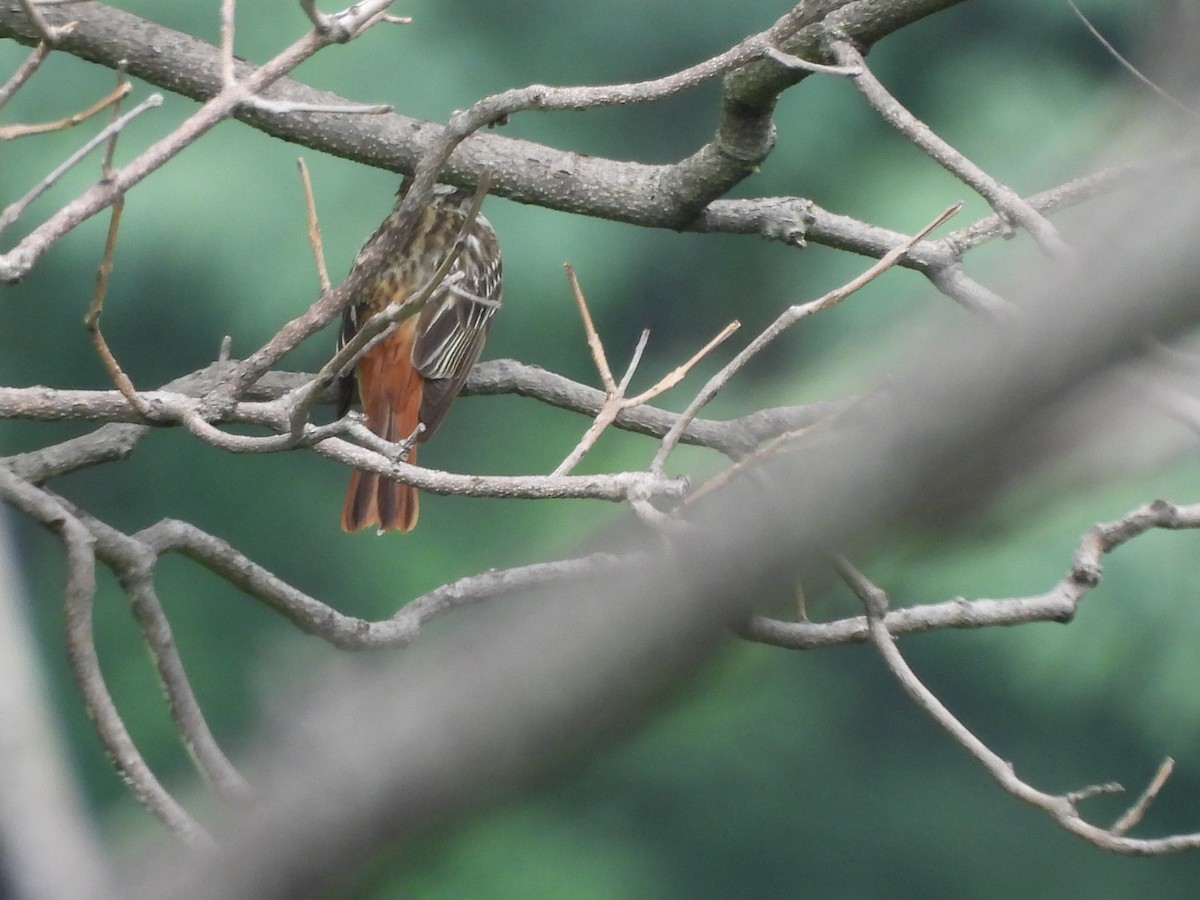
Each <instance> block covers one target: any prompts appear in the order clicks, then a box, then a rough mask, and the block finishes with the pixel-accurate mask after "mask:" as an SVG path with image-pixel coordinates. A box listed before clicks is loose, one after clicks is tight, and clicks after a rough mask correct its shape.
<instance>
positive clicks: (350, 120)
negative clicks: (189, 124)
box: [0, 0, 961, 229]
mask: <svg viewBox="0 0 1200 900" xmlns="http://www.w3.org/2000/svg"><path fill="white" fill-rule="evenodd" d="M959 2H961V0H856V2H847V0H820V2H809V3H805V4H801V5H800V6H798V7H797V8H796V9H795V10H793V11H792V12H791V13H789V14H788V15H787V16H784V17H783V19H781V20H780V22H779V23H777V24H776V26H773V28H772V29H769V30H768V31H767V32H764V33H763V35H764V36H766V38H765V40H764V43H765V44H766V43H769V41H778V42H779V49H781V50H784V51H786V52H787V53H789V54H791V55H795V56H803V57H805V58H810V59H812V58H817V56H818V55H819V53H820V50H819V43H820V42H819V33H818V31H817V29H816V27H815V26H813V25H810V24H807V23H809V22H812V21H814V20H815V19H818V18H820V17H821V16H824V15H826V14H828V13H829V12H830V11H833V10H836V12H834V13H833V15H834V16H835V17H836V21H837V25H838V29H839V31H842V32H844V33H846V34H847V35H848V36H850V37H851V38H853V39H854V40H855V41H857V42H858V43H859V44H860V45H868V44H871V43H873V42H875V41H877V40H880V39H881V38H883V37H885V36H886V35H888V34H890V33H892V32H894V31H896V30H899V29H901V28H903V27H904V26H905V25H908V24H910V23H912V22H914V21H917V20H919V19H921V18H924V17H926V16H929V15H932V14H934V13H936V12H939V11H941V10H943V9H945V8H948V7H950V6H954V5H956V4H957V3H959ZM47 12H48V14H50V11H49V10H48V11H47ZM53 15H57V16H59V17H60V19H65V18H66V17H68V16H69V17H70V18H71V19H73V20H75V21H76V22H77V24H76V26H75V28H74V29H73V30H72V31H71V32H70V33H69V34H67V35H65V36H64V37H63V39H62V40H61V41H60V42H59V45H58V49H60V50H63V51H65V52H67V53H71V54H73V55H75V56H79V57H81V58H83V59H88V60H91V61H93V62H97V63H100V64H101V65H104V66H108V67H110V68H115V67H116V66H117V65H118V63H119V62H120V61H122V60H125V61H126V62H127V67H126V70H127V71H128V73H129V74H130V75H133V76H135V77H138V78H141V79H142V80H144V81H147V82H149V83H151V84H154V85H157V86H159V87H162V88H164V89H166V90H169V91H173V92H175V93H178V94H182V95H184V96H186V97H191V98H192V99H195V100H201V101H205V100H209V99H211V98H212V97H214V96H216V95H217V94H218V93H219V92H220V90H221V72H220V58H219V57H220V52H219V50H218V48H216V47H214V46H212V45H211V44H208V43H206V42H204V41H201V40H198V39H197V38H194V37H192V36H190V35H187V34H184V33H182V32H179V31H175V30H174V29H171V28H166V27H164V26H161V25H157V24H155V23H153V22H149V21H146V20H145V19H141V18H139V17H137V16H133V15H130V14H128V13H125V12H122V11H120V10H117V9H114V8H112V7H108V6H105V5H103V4H100V3H94V4H92V3H89V4H83V5H81V6H79V7H73V8H70V9H69V10H68V11H64V12H59V11H54V12H53ZM60 19H54V21H56V22H57V21H59V20H60ZM0 37H10V38H13V39H14V40H17V41H20V42H21V43H26V44H32V43H34V42H36V35H35V33H34V31H33V29H32V28H31V27H30V26H29V23H28V21H27V20H26V19H25V17H24V16H23V15H22V14H21V13H20V12H19V11H16V10H12V9H10V8H8V7H5V6H0ZM735 49H736V48H735ZM742 52H743V54H744V55H743V56H741V57H735V58H734V59H733V62H736V61H737V59H740V60H741V62H742V63H745V62H747V61H749V60H750V59H752V58H753V54H751V53H748V52H745V51H744V50H743V51H742ZM763 52H765V49H764V51H763ZM730 53H733V51H732V50H731V51H730ZM730 62H731V61H730V60H726V63H727V64H729V63H730ZM701 65H702V66H703V65H706V64H701ZM696 68H699V67H696ZM714 68H716V69H717V70H716V71H712V72H709V73H706V74H709V75H715V74H719V73H720V71H721V70H720V68H719V67H714ZM235 71H236V74H237V75H238V77H243V76H244V75H245V74H247V73H248V71H249V70H248V69H247V67H246V64H244V63H239V64H237V68H236V70H235ZM807 76H808V73H807V72H805V71H803V70H799V69H795V68H792V67H789V66H786V65H782V64H780V63H779V62H776V61H773V60H761V61H758V62H754V63H751V64H749V65H742V67H741V68H739V69H738V70H737V72H736V73H735V74H733V75H730V76H729V78H728V79H727V81H726V84H725V91H724V99H723V101H722V108H721V113H720V116H721V121H720V123H719V125H718V130H717V135H716V137H715V138H714V140H713V142H711V143H710V144H708V145H706V147H704V148H701V149H700V150H698V151H697V152H696V153H695V154H693V155H692V156H691V157H689V158H688V159H685V160H681V161H680V162H678V163H675V164H670V165H646V164H642V163H635V162H626V161H617V160H612V159H605V158H603V157H597V156H590V155H587V154H582V153H570V152H564V151H561V150H557V149H555V148H552V147H546V146H543V145H540V144H535V143H532V142H529V141H522V140H516V139H513V138H508V137H502V136H500V135H497V134H491V133H477V134H473V135H471V137H469V138H468V139H466V140H465V141H464V142H463V143H462V145H461V146H460V147H458V149H457V150H456V151H455V152H454V154H453V156H452V157H451V158H450V159H449V162H448V164H447V166H446V170H445V173H444V174H443V176H442V177H443V178H444V179H445V180H448V181H450V182H453V183H456V184H474V183H476V182H477V181H478V178H479V176H480V175H481V173H482V172H484V171H485V170H488V169H491V170H492V171H493V172H494V173H495V177H494V185H495V193H497V194H498V195H500V196H504V197H508V198H510V199H512V200H516V201H518V202H522V203H532V204H536V205H538V206H544V207H547V208H550V209H559V210H564V211H567V212H575V213H580V214H584V215H590V216H596V217H599V218H606V219H613V220H616V221H623V222H629V223H633V224H639V225H646V226H652V227H663V228H676V229H678V228H685V227H688V226H689V224H690V223H691V221H692V220H693V219H694V218H695V216H696V213H697V211H698V209H699V207H698V206H697V199H696V197H697V194H696V190H697V189H699V188H698V186H697V184H696V178H695V173H697V172H710V171H711V172H712V173H714V175H713V178H714V179H715V180H714V181H712V183H711V184H709V185H707V186H705V187H703V188H702V189H700V193H701V194H705V195H707V196H708V198H709V199H711V198H712V197H714V196H719V194H720V193H723V192H724V190H728V188H729V187H731V186H732V184H734V183H736V182H737V181H738V180H741V178H744V177H745V176H746V175H747V174H749V172H750V171H751V170H752V167H753V165H754V164H755V163H756V162H760V161H761V160H762V158H763V157H764V156H765V153H766V152H767V151H769V149H770V147H769V144H770V142H769V141H768V140H767V139H766V137H765V135H764V132H765V131H769V115H770V113H771V111H772V110H773V107H774V102H775V98H776V97H777V96H778V95H779V93H780V92H782V91H783V90H786V89H787V88H788V87H791V86H792V85H795V84H797V83H799V82H800V81H801V80H803V79H804V78H806V77H807ZM614 87H618V88H619V87H624V88H629V87H630V86H628V85H625V86H614ZM526 90H527V91H529V92H530V94H529V95H527V96H526V97H525V98H524V99H525V100H529V99H533V100H537V99H538V93H537V92H539V91H543V90H572V89H549V88H542V87H540V86H535V87H533V88H528V89H526ZM582 90H587V91H593V92H603V91H606V90H613V88H609V87H602V88H586V89H582ZM261 93H262V94H263V95H264V96H265V97H266V98H267V99H270V100H284V101H289V102H292V103H298V104H305V105H319V106H324V107H331V106H339V105H341V106H344V105H346V104H348V103H351V102H352V101H350V100H347V99H346V98H344V97H341V96H339V95H337V94H334V93H332V92H329V91H320V90H316V89H314V88H311V87H309V86H307V85H305V84H303V83H301V82H298V81H295V80H293V79H290V78H281V79H279V80H278V81H277V82H276V83H275V84H274V85H273V86H272V87H271V89H269V90H265V91H262V92H261ZM546 96H547V97H548V98H549V95H546ZM511 100H512V98H511V97H508V98H507V99H506V100H505V102H510V101H511ZM613 102H624V99H623V97H622V96H621V95H614V96H613ZM552 105H553V106H554V108H570V107H571V102H568V101H566V100H564V99H562V98H559V100H556V101H555V102H554V103H553V104H552ZM504 108H507V107H504ZM502 112H503V109H502V108H500V107H496V108H494V109H493V108H489V110H488V111H487V113H488V114H489V115H490V114H502ZM235 116H236V118H238V119H240V120H241V121H243V122H246V123H247V124H249V125H252V126H253V127H255V128H258V129H259V130H261V131H264V132H266V133H267V134H270V135H273V136H275V137H278V138H281V139H283V140H286V141H290V142H293V143H297V144H301V145H303V146H306V147H309V148H312V149H314V150H318V151H320V152H323V153H330V154H332V155H334V156H340V157H343V158H346V159H350V160H354V161H356V162H361V163H364V164H366V165H370V166H374V167H377V168H382V169H388V170H391V171H394V172H410V173H411V172H413V171H414V170H415V169H416V167H417V164H418V162H419V161H420V160H421V158H422V157H423V156H424V154H425V153H426V152H428V150H429V149H430V148H431V147H432V146H433V145H434V144H435V143H436V142H437V141H439V140H440V139H441V138H442V135H443V132H444V130H445V129H443V128H442V127H441V126H439V125H436V124H434V123H432V122H427V121H423V120H419V119H413V118H410V117H407V116H402V115H397V114H391V115H380V116H370V117H365V116H353V115H333V114H297V113H294V112H289V113H279V112H273V111H271V110H270V109H263V108H261V107H256V108H249V107H247V108H240V109H238V110H237V112H236V113H235ZM731 177H732V178H733V180H732V181H730V178H731ZM722 185H724V187H723V188H722V187H721V186H722ZM685 187H686V190H685ZM652 188H653V190H652ZM699 205H700V206H702V205H703V203H700V204H699Z"/></svg>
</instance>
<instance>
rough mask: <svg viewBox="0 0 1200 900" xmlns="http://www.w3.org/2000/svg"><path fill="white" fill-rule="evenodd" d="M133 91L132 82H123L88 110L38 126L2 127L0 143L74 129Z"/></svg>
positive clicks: (41, 123)
mask: <svg viewBox="0 0 1200 900" xmlns="http://www.w3.org/2000/svg"><path fill="white" fill-rule="evenodd" d="M132 89H133V84H132V82H129V81H123V82H121V83H120V84H119V85H117V86H116V87H115V88H114V89H113V90H112V91H111V92H109V93H108V95H107V96H104V97H101V98H100V99H99V100H97V101H96V102H95V103H93V104H92V105H91V106H89V107H88V108H87V109H83V110H80V111H79V112H77V113H74V114H72V115H69V116H64V117H63V118H61V119H55V120H54V121H52V122H39V123H38V124H36V125H5V126H3V127H0V141H10V140H13V139H15V138H19V137H28V136H30V135H33V134H48V133H49V132H51V131H63V130H65V129H67V128H73V127H75V126H76V125H78V124H79V123H80V122H83V121H85V120H86V119H90V118H91V117H92V116H94V115H95V114H96V113H98V112H100V111H102V110H104V109H107V108H108V107H110V106H112V105H114V104H115V103H117V101H119V100H120V99H121V98H122V97H124V96H125V95H126V94H128V93H129V92H130V91H131V90H132Z"/></svg>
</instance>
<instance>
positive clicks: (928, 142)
mask: <svg viewBox="0 0 1200 900" xmlns="http://www.w3.org/2000/svg"><path fill="white" fill-rule="evenodd" d="M829 47H830V51H831V52H832V53H833V55H834V57H835V58H836V59H837V61H838V62H839V63H841V64H842V65H843V66H859V67H860V68H861V70H862V71H861V72H860V73H859V75H858V77H857V78H855V79H853V81H854V86H855V87H857V88H858V90H859V93H861V94H862V95H863V97H865V98H866V100H867V102H868V103H869V104H871V107H872V108H873V109H874V110H875V111H876V112H877V113H879V114H880V115H881V116H882V117H883V119H884V121H886V122H887V123H888V124H889V125H891V126H892V127H893V128H895V129H896V130H897V131H899V132H900V133H901V134H903V135H904V136H905V137H906V138H908V139H909V140H910V141H912V142H913V143H914V144H915V145H916V146H917V147H919V148H920V149H921V150H922V151H923V152H925V153H927V154H928V155H929V156H930V157H931V158H932V159H933V160H934V161H935V162H937V163H938V164H939V165H941V166H942V167H943V168H945V169H946V170H947V171H949V172H950V173H952V174H953V175H954V176H955V177H957V178H959V179H960V180H961V181H962V182H963V183H964V184H966V185H968V186H969V187H971V188H972V189H973V190H975V191H976V192H977V193H978V194H979V195H980V196H981V197H983V198H984V199H985V200H987V202H988V203H989V204H990V205H991V207H992V209H994V210H995V211H996V212H997V213H999V214H1000V215H1001V216H1004V217H1005V218H1007V219H1010V220H1011V221H1013V222H1015V223H1017V224H1019V225H1021V226H1022V227H1023V228H1025V229H1026V230H1027V231H1028V232H1029V233H1030V234H1031V235H1032V236H1033V239H1034V240H1035V241H1037V243H1038V246H1039V247H1041V248H1042V250H1043V251H1044V252H1045V253H1047V254H1049V255H1051V256H1062V255H1065V254H1066V253H1067V252H1068V247H1067V245H1066V243H1064V241H1063V239H1062V238H1061V237H1060V236H1059V234H1058V230H1057V229H1056V228H1055V227H1054V226H1053V225H1051V224H1050V222H1049V221H1047V220H1046V218H1045V217H1044V216H1042V214H1041V213H1039V212H1038V211H1037V210H1036V209H1034V208H1033V207H1032V206H1030V205H1029V204H1028V203H1026V202H1025V200H1024V199H1023V198H1022V197H1021V195H1020V194H1018V193H1017V192H1016V191H1014V190H1013V189H1012V188H1010V187H1008V186H1007V185H1005V184H1002V183H1001V182H1000V181H998V180H997V179H995V178H993V177H992V176H991V175H989V174H988V173H987V172H985V171H984V170H983V169H981V168H980V167H979V166H977V165H976V164H975V163H973V162H971V161H970V160H969V159H967V158H966V157H965V156H964V155H963V154H961V153H960V152H958V151H957V150H955V149H954V148H953V147H952V146H950V144H949V143H948V142H947V141H945V140H943V139H942V138H941V137H939V136H938V135H937V134H935V133H934V131H933V129H931V128H930V127H929V126H928V125H926V124H925V123H924V122H922V121H921V120H920V119H918V118H917V117H916V116H914V115H913V114H912V113H911V112H909V110H908V109H906V108H905V107H904V106H903V105H901V103H900V101H898V100H897V99H896V98H895V97H893V96H892V95H891V94H890V93H889V92H888V90H887V88H885V87H884V86H883V83H882V82H880V81H879V79H877V78H876V77H875V75H874V73H872V72H871V70H870V69H869V68H868V67H867V62H866V60H865V59H864V58H863V55H862V54H861V53H859V51H858V48H856V47H855V46H854V45H853V43H851V42H850V41H846V40H834V41H830V44H829Z"/></svg>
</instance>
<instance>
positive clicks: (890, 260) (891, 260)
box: [650, 203, 962, 472]
mask: <svg viewBox="0 0 1200 900" xmlns="http://www.w3.org/2000/svg"><path fill="white" fill-rule="evenodd" d="M960 209H962V204H961V203H956V204H955V205H954V206H951V207H948V208H947V209H946V210H945V211H943V212H942V213H941V215H939V216H938V217H937V218H935V219H934V220H933V221H932V222H930V223H929V224H928V225H926V226H925V227H924V228H922V229H921V230H920V231H918V232H917V233H916V234H915V235H913V236H912V237H910V238H908V239H906V240H905V241H903V242H902V243H900V244H898V245H897V246H895V247H893V248H892V249H891V250H889V251H888V252H887V253H885V254H884V255H883V257H882V258H881V259H879V260H878V261H877V262H875V264H874V265H872V266H871V267H870V268H868V269H867V270H866V271H865V272H863V273H861V274H860V275H858V276H857V277H856V278H853V279H852V280H850V281H848V282H847V283H846V284H844V285H842V286H841V287H839V288H835V289H834V290H832V291H830V292H829V293H827V294H826V295H825V296H823V297H820V298H818V299H816V300H813V301H810V302H808V303H804V304H801V305H798V306H791V307H788V308H787V309H786V310H784V311H783V313H781V314H780V316H779V317H778V318H777V319H776V320H775V321H774V322H772V323H771V324H770V325H769V326H767V328H766V330H765V331H763V332H762V333H761V334H760V335H758V337H756V338H755V339H754V340H753V341H751V342H750V343H749V344H748V345H747V346H746V348H745V349H744V350H742V352H741V353H739V354H738V355H737V356H735V357H734V358H733V359H732V360H730V361H729V363H728V364H726V365H725V367H724V368H722V369H721V371H719V372H718V373H717V374H716V375H714V376H713V377H712V378H710V379H709V381H708V383H707V384H705V385H704V387H703V388H701V390H700V392H699V393H698V394H697V395H696V396H695V398H694V399H693V400H692V402H691V403H689V404H688V406H687V409H685V410H684V411H683V413H682V414H681V415H680V416H679V419H678V420H677V421H676V422H675V424H674V425H673V426H672V427H671V430H670V431H669V432H667V434H666V435H665V436H664V437H663V439H662V442H661V443H660V444H659V447H658V450H657V452H656V453H655V454H654V459H653V460H651V462H650V471H652V472H662V471H663V468H664V466H665V465H666V462H667V457H668V456H669V455H670V453H671V451H672V450H674V449H675V447H676V446H677V445H678V444H679V439H680V436H681V435H682V434H683V431H684V429H686V428H687V426H688V424H689V423H690V422H691V421H692V419H693V418H694V417H695V416H696V415H697V414H698V413H699V412H700V410H701V409H703V408H704V407H705V406H706V405H707V404H708V403H709V401H711V400H712V398H713V397H715V396H716V395H717V393H718V392H719V391H720V390H721V389H722V388H723V387H724V386H725V385H726V384H728V383H729V381H730V379H731V378H733V376H734V375H736V374H737V373H738V372H739V371H740V370H741V369H742V367H743V366H745V365H746V363H748V362H749V361H750V360H751V359H753V358H754V356H756V355H757V354H758V353H759V351H761V350H762V349H763V348H764V347H766V346H767V345H768V344H770V343H771V342H772V341H773V340H775V338H777V337H778V336H779V335H780V334H782V333H783V332H784V331H785V330H786V329H787V328H789V327H790V326H792V325H794V324H795V323H796V322H799V321H800V320H801V319H804V318H807V317H808V316H811V315H813V314H815V313H818V312H820V311H821V310H824V309H829V308H830V307H832V306H836V305H837V304H839V303H841V302H842V301H843V300H845V299H846V298H847V297H849V296H850V295H851V294H852V293H854V292H855V291H857V290H859V289H860V288H862V287H864V286H866V285H867V284H869V283H871V282H872V281H874V280H875V279H876V278H878V277H879V276H880V275H882V274H883V273H884V272H886V271H887V270H888V269H890V268H891V267H892V266H894V265H895V264H896V263H897V262H899V260H900V258H901V257H902V256H904V254H905V253H907V252H908V251H909V249H910V248H912V247H913V246H914V245H915V244H917V243H919V242H920V241H922V240H924V238H925V236H926V235H928V234H929V233H930V232H931V231H933V230H934V229H935V228H937V227H938V226H939V225H941V224H942V223H943V222H945V221H946V220H947V219H949V218H950V217H951V216H953V215H954V214H956V213H957V212H958V211H959V210H960Z"/></svg>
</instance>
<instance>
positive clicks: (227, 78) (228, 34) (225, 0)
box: [221, 0, 237, 90]
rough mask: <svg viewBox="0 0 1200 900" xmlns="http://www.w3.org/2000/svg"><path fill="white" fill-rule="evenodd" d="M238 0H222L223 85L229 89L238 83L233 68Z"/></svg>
mask: <svg viewBox="0 0 1200 900" xmlns="http://www.w3.org/2000/svg"><path fill="white" fill-rule="evenodd" d="M236 15H237V0H221V86H222V87H223V88H225V89H226V90H228V89H229V88H232V87H234V86H235V85H236V84H237V77H236V76H235V75H234V70H233V34H234V19H235V18H236Z"/></svg>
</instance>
